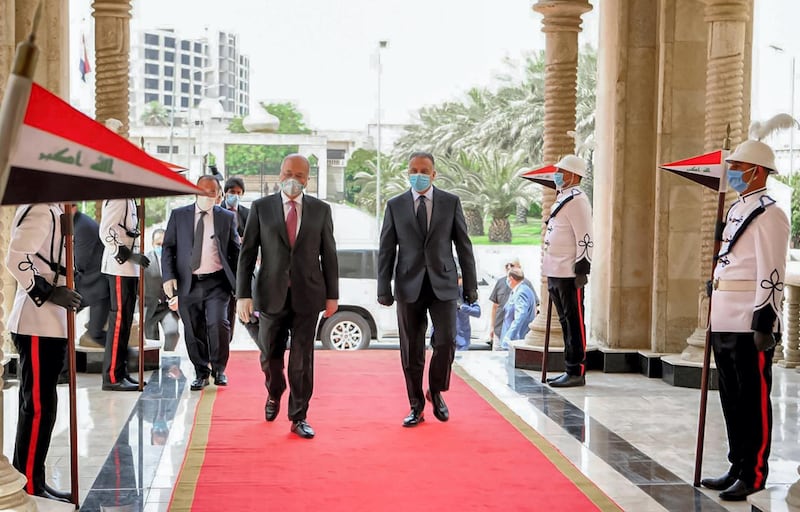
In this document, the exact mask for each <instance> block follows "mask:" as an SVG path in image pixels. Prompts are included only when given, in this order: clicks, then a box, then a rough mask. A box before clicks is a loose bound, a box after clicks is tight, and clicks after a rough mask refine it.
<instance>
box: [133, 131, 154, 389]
mask: <svg viewBox="0 0 800 512" xmlns="http://www.w3.org/2000/svg"><path fill="white" fill-rule="evenodd" d="M139 145H140V146H141V148H142V151H144V137H141V139H140V142H139ZM138 210H139V211H138V212H137V213H138V215H139V217H138V218H139V237H140V238H141V241H140V242H139V252H141V253H142V254H144V244H145V236H144V215H145V210H144V197H142V198H141V199H140V200H139V206H138ZM151 264H152V262H151ZM144 273H145V268H144V267H143V266H141V265H139V365H138V366H139V391H142V390H144Z"/></svg>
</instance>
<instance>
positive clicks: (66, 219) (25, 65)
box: [0, 4, 201, 506]
mask: <svg viewBox="0 0 800 512" xmlns="http://www.w3.org/2000/svg"><path fill="white" fill-rule="evenodd" d="M40 19H41V4H39V6H38V7H37V9H36V12H35V14H34V17H33V26H32V28H31V33H30V34H29V35H28V38H27V39H25V40H24V41H22V42H21V43H20V44H19V45H18V46H17V50H16V54H15V56H14V62H13V65H12V68H11V73H10V75H9V77H8V82H7V83H6V88H5V93H4V95H3V100H2V103H0V204H2V205H19V204H33V203H66V204H65V206H64V212H65V214H64V216H63V217H62V219H61V223H62V233H63V234H64V236H65V253H66V254H65V257H66V265H65V266H66V274H67V276H66V278H67V286H69V287H70V288H74V284H75V275H74V240H73V229H72V224H73V222H72V210H73V208H72V203H73V202H77V201H82V200H88V199H122V198H127V197H131V196H133V197H136V196H142V197H153V196H165V195H178V194H197V193H201V191H200V190H199V189H198V188H197V187H195V186H194V185H193V184H191V183H189V182H188V181H187V180H186V179H184V178H183V177H181V176H178V175H177V174H176V173H175V172H173V171H172V170H170V169H169V168H168V167H167V166H166V165H165V164H164V163H163V162H161V161H160V160H157V159H155V158H153V157H151V156H149V155H147V154H146V153H144V152H143V151H141V150H140V149H138V148H137V147H136V146H134V145H133V144H131V143H130V142H128V141H127V140H125V139H124V138H123V137H120V136H119V135H117V134H115V133H113V132H112V131H110V130H108V129H107V128H105V127H104V126H103V125H101V124H99V123H97V122H96V121H94V120H93V119H91V118H89V117H87V116H85V115H84V114H82V113H80V112H78V111H77V110H75V109H74V108H72V107H71V106H70V105H69V104H67V103H66V102H64V101H63V100H61V99H60V98H59V97H57V96H56V95H54V94H52V93H50V92H48V91H47V90H45V89H44V88H43V87H41V86H39V85H37V84H36V83H34V82H33V76H34V72H35V70H36V62H37V58H38V54H39V50H38V48H37V46H36V32H37V28H38V26H39V22H40ZM31 183H36V185H37V186H31ZM67 344H68V350H69V356H68V360H69V366H70V378H69V379H70V382H69V389H70V397H69V405H70V458H71V460H70V478H71V496H70V498H71V501H72V503H73V504H75V505H76V506H77V505H78V496H79V488H78V484H79V478H78V442H77V403H76V393H75V392H76V375H75V317H74V313H73V312H69V311H68V312H67Z"/></svg>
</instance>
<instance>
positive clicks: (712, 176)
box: [661, 125, 731, 487]
mask: <svg viewBox="0 0 800 512" xmlns="http://www.w3.org/2000/svg"><path fill="white" fill-rule="evenodd" d="M730 149H731V126H730V125H728V129H727V134H726V136H725V141H724V142H723V144H722V149H721V150H719V151H714V152H712V153H707V154H705V155H700V156H697V157H693V158H689V159H686V160H681V161H678V162H672V163H669V164H664V165H662V166H661V169H663V170H665V171H670V172H674V173H676V174H679V175H681V176H683V177H685V178H688V179H690V180H692V181H694V182H696V183H700V184H701V185H703V186H705V187H709V188H714V189H716V190H717V193H718V195H717V217H716V219H717V222H716V224H715V226H714V228H715V229H714V254H713V257H712V263H711V276H710V279H709V281H711V280H713V279H714V270H715V269H716V267H717V254H718V253H719V248H720V245H721V243H722V224H723V217H724V215H725V195H726V193H727V192H728V180H727V167H728V166H727V164H726V163H725V158H726V157H727V156H728V153H729V152H730ZM711 301H712V294H709V297H708V314H707V316H706V318H707V321H706V340H705V348H704V351H703V371H702V375H701V377H700V413H699V418H698V423H697V445H696V448H695V461H694V486H695V487H699V486H700V476H701V475H700V474H701V472H702V467H703V445H704V441H705V430H706V409H707V405H708V386H709V382H708V381H709V373H710V368H711V321H710V320H711Z"/></svg>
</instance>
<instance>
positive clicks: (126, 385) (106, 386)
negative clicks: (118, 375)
mask: <svg viewBox="0 0 800 512" xmlns="http://www.w3.org/2000/svg"><path fill="white" fill-rule="evenodd" d="M103 391H139V385H138V384H134V383H132V382H128V381H127V380H125V379H122V380H121V381H120V382H117V383H116V384H111V383H110V382H104V383H103Z"/></svg>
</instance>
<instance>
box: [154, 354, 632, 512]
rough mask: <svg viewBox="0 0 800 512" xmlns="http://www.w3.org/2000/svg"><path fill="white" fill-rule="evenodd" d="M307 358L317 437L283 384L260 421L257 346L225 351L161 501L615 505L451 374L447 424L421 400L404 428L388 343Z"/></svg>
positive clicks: (315, 506)
mask: <svg viewBox="0 0 800 512" xmlns="http://www.w3.org/2000/svg"><path fill="white" fill-rule="evenodd" d="M315 357H316V363H315V365H316V367H315V391H314V398H313V399H312V401H311V406H310V408H309V415H308V422H309V423H310V424H311V425H312V427H313V428H314V429H315V431H316V433H317V436H316V438H314V439H312V440H305V439H300V438H299V437H297V436H295V435H294V434H292V433H290V432H289V426H290V423H289V421H288V419H287V416H286V408H287V400H288V393H286V394H284V396H283V398H282V403H281V412H280V416H279V418H278V419H277V420H275V421H274V422H272V423H267V422H266V421H264V401H265V400H266V390H265V388H264V377H263V374H262V373H261V371H260V367H259V363H258V355H257V354H256V353H253V352H234V353H232V354H231V360H230V363H229V366H228V371H227V373H228V375H229V377H230V385H229V386H228V387H227V388H219V389H216V388H214V386H210V387H209V388H206V391H204V392H203V393H204V396H203V399H202V400H201V403H200V405H199V407H198V414H197V419H196V423H195V427H194V431H193V432H192V439H191V441H190V447H189V449H188V450H187V457H186V460H185V461H184V467H183V469H182V471H181V475H180V477H179V481H178V484H177V485H176V489H175V492H174V494H173V500H172V503H171V507H170V510H193V511H212V510H213V511H218V510H229V511H250V510H252V511H256V510H280V511H294V510H309V511H338V510H342V511H345V510H346V511H361V510H364V511H392V510H398V511H400V510H402V511H418V510H503V511H508V510H526V511H527V510H541V511H556V510H565V511H570V512H575V511H587V510H618V508H617V507H616V506H615V505H614V504H613V502H612V501H611V500H610V499H609V498H608V497H606V496H605V495H604V494H602V492H600V491H599V490H598V489H597V488H596V487H595V486H594V485H593V484H591V482H589V481H588V480H587V479H586V478H585V477H583V475H581V474H580V473H579V472H578V471H577V469H575V468H574V466H572V465H571V464H569V463H568V462H566V460H565V459H563V457H562V456H561V455H560V454H559V453H558V452H557V451H556V450H555V449H553V448H552V446H550V445H547V446H543V443H542V441H543V439H542V438H541V437H538V434H535V433H532V431H530V429H527V430H529V432H528V437H526V436H525V435H523V434H522V432H521V431H520V430H518V429H517V428H516V427H515V426H514V425H512V423H510V422H509V419H506V417H504V416H503V415H501V414H500V413H499V412H498V410H496V409H495V408H494V407H492V406H491V405H490V404H489V403H488V402H487V401H486V400H484V398H482V397H481V395H480V394H478V392H476V390H474V389H473V388H472V387H470V385H468V384H467V383H466V382H465V381H464V380H463V379H462V378H460V377H459V376H457V375H456V374H455V373H454V374H453V378H452V382H451V389H450V391H449V392H447V393H446V394H445V395H444V396H445V399H446V401H447V404H448V406H449V407H450V411H451V418H450V421H449V422H447V423H441V422H439V421H437V420H436V419H435V418H434V416H433V411H432V409H431V407H430V404H428V407H427V408H426V411H425V419H426V421H425V423H423V424H422V425H420V426H418V427H416V428H411V429H406V428H402V426H401V423H402V419H403V417H404V416H405V415H406V413H407V412H408V401H407V398H406V392H405V384H404V381H403V376H402V370H401V367H400V356H399V353H398V352H397V351H384V350H366V351H360V352H336V351H317V352H316V356H315ZM482 392H484V393H485V390H482ZM499 409H501V410H504V411H505V412H506V413H507V415H509V416H510V415H511V414H510V411H508V410H507V409H506V408H505V407H504V406H502V407H500V408H499ZM209 411H210V416H211V418H210V427H209V426H208V423H209V420H208V419H204V418H205V417H206V416H207V415H208V413H209ZM510 419H512V420H514V421H515V422H516V423H518V424H519V418H516V417H514V418H510ZM525 430H526V429H525V428H523V429H522V431H525ZM206 433H207V438H206ZM531 437H536V438H537V439H530V438H531ZM533 442H536V443H537V444H538V445H539V446H543V448H542V449H543V450H545V451H546V452H548V456H549V458H548V456H545V454H543V453H542V451H540V449H539V448H537V447H536V446H535V445H534V444H533ZM545 444H546V443H545ZM565 462H566V464H565ZM200 464H202V465H201V466H200ZM556 465H558V467H556ZM559 468H561V470H560V469H559ZM562 470H563V471H564V473H562ZM565 473H566V474H568V475H569V477H568V476H566V475H565ZM590 498H591V499H590Z"/></svg>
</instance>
